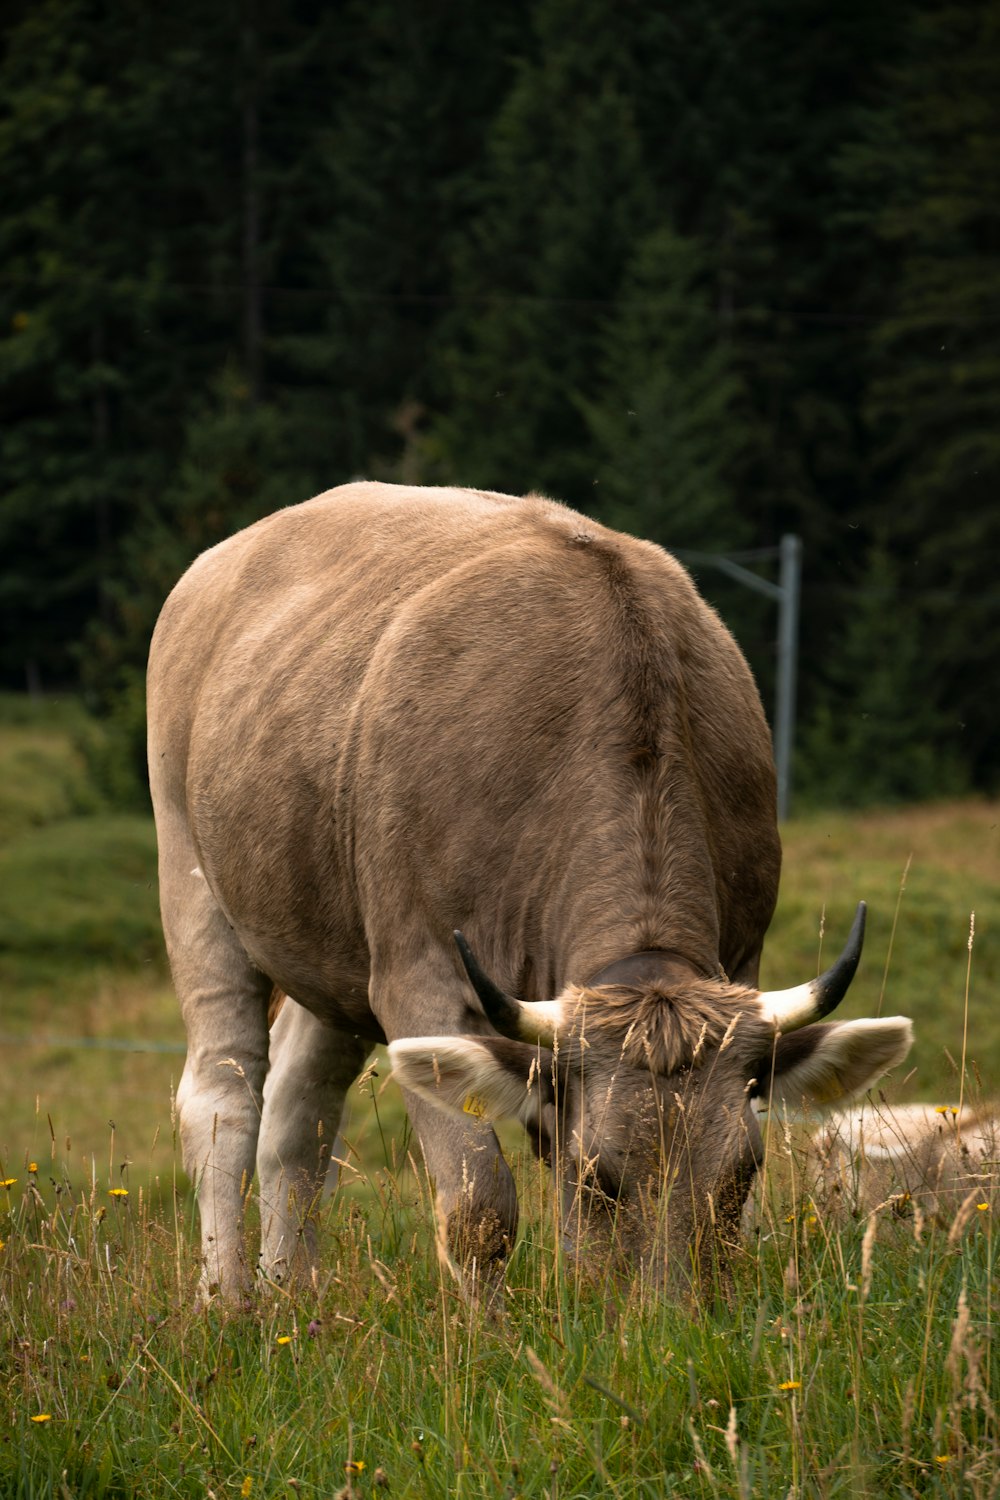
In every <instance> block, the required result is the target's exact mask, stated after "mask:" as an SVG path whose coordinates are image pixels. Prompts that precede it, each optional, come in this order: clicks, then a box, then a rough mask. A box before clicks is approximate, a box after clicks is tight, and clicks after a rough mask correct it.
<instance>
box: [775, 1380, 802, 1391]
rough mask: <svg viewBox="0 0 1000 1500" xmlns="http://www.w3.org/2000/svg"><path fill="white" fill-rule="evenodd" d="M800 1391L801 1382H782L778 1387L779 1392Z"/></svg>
mask: <svg viewBox="0 0 1000 1500" xmlns="http://www.w3.org/2000/svg"><path fill="white" fill-rule="evenodd" d="M801 1389H802V1382H801V1380H783V1381H782V1382H781V1384H780V1385H779V1386H778V1390H779V1391H800V1390H801Z"/></svg>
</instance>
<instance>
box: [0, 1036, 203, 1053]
mask: <svg viewBox="0 0 1000 1500" xmlns="http://www.w3.org/2000/svg"><path fill="white" fill-rule="evenodd" d="M0 1047H50V1048H68V1049H70V1050H73V1049H77V1050H79V1051H81V1052H163V1053H174V1054H179V1055H183V1054H184V1053H185V1052H186V1051H187V1046H186V1044H185V1043H184V1042H158V1041H145V1040H138V1039H136V1038H132V1037H118V1036H21V1035H11V1034H9V1033H5V1032H0Z"/></svg>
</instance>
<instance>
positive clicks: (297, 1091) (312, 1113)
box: [257, 1000, 368, 1285]
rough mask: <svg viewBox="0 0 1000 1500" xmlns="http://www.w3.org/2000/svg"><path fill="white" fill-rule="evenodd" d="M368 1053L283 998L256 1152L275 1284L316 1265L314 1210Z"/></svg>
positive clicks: (267, 1260) (264, 1252)
mask: <svg viewBox="0 0 1000 1500" xmlns="http://www.w3.org/2000/svg"><path fill="white" fill-rule="evenodd" d="M367 1050H368V1049H367V1048H366V1045H365V1043H363V1042H361V1041H359V1040H358V1039H357V1038H356V1037H353V1036H351V1035H350V1034H345V1033H344V1032H342V1031H336V1030H334V1029H332V1028H331V1027H329V1026H327V1025H325V1024H324V1023H323V1022H322V1021H319V1020H317V1019H316V1017H315V1016H314V1015H312V1014H311V1013H310V1012H309V1011H308V1010H306V1009H305V1008H304V1007H303V1006H301V1005H297V1004H296V1003H295V1002H294V1001H293V1000H286V1001H285V1004H284V1005H283V1006H282V1008H281V1010H280V1012H279V1013H278V1017H277V1020H276V1021H275V1023H274V1026H273V1027H272V1029H271V1064H270V1068H269V1070H268V1075H267V1082H266V1084H265V1086H264V1118H263V1124H262V1127H261V1134H260V1144H259V1147H258V1151H257V1171H258V1175H259V1178H260V1216H261V1269H262V1271H263V1273H264V1275H265V1276H266V1277H267V1279H268V1280H270V1281H274V1282H277V1283H278V1284H279V1285H282V1284H284V1283H286V1282H287V1281H288V1280H289V1279H295V1280H299V1281H303V1280H306V1279H307V1278H308V1276H309V1274H310V1273H311V1271H312V1269H313V1267H314V1266H315V1264H316V1227H315V1209H316V1207H317V1205H318V1203H319V1200H320V1198H321V1196H322V1192H323V1184H324V1181H325V1179H326V1174H327V1167H328V1165H329V1161H330V1153H331V1151H332V1149H333V1144H334V1141H335V1139H336V1136H337V1131H338V1129H339V1127H340V1117H341V1115H342V1113H343V1109H344V1099H345V1096H346V1093H347V1090H348V1088H349V1087H350V1085H351V1083H352V1082H353V1080H354V1079H355V1078H356V1077H357V1075H358V1073H359V1072H360V1070H361V1065H362V1063H363V1062H364V1059H365V1054H366V1051H367Z"/></svg>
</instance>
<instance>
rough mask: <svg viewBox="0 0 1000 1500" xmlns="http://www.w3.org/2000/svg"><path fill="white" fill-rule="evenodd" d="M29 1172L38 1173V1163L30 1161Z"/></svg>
mask: <svg viewBox="0 0 1000 1500" xmlns="http://www.w3.org/2000/svg"><path fill="white" fill-rule="evenodd" d="M28 1171H29V1172H37V1171H38V1163H37V1161H29V1163H28Z"/></svg>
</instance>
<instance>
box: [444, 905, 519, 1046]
mask: <svg viewBox="0 0 1000 1500" xmlns="http://www.w3.org/2000/svg"><path fill="white" fill-rule="evenodd" d="M453 936H454V938H455V944H456V946H457V948H458V951H459V953H460V954H461V956H462V963H463V964H464V965H465V972H466V974H468V976H469V983H470V984H471V985H472V988H473V989H474V990H475V992H476V994H477V995H478V996H479V1003H480V1005H481V1006H482V1007H483V1010H484V1012H485V1014H486V1019H487V1020H488V1021H489V1023H490V1025H491V1026H493V1027H494V1028H495V1029H496V1030H497V1031H499V1033H500V1035H501V1036H506V1037H512V1038H514V1039H515V1040H519V1039H520V1036H521V1008H520V1006H519V1005H518V1003H517V1001H516V1000H512V999H511V997H510V995H508V994H506V993H505V992H504V991H503V990H502V989H501V988H500V987H499V985H496V984H494V983H493V980H492V979H491V978H490V977H489V975H488V974H486V973H485V972H484V971H483V970H482V969H481V968H480V967H479V962H478V960H477V958H476V955H475V954H474V953H473V951H472V949H471V948H470V947H469V945H468V943H467V942H466V940H465V937H464V936H463V934H462V933H461V932H459V931H458V929H457V928H456V929H455V932H454V934H453Z"/></svg>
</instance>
